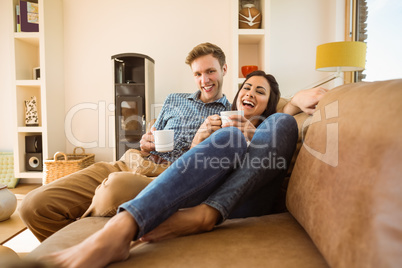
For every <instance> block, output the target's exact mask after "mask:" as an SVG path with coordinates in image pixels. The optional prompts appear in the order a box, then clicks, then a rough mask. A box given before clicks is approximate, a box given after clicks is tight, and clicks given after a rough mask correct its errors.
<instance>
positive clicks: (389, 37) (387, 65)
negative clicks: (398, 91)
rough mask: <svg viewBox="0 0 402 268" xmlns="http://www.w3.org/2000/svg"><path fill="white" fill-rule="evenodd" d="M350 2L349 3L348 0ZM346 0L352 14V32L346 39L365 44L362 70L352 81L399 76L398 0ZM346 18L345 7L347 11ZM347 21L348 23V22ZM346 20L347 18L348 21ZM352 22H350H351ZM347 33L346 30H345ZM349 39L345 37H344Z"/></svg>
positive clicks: (401, 5)
mask: <svg viewBox="0 0 402 268" xmlns="http://www.w3.org/2000/svg"><path fill="white" fill-rule="evenodd" d="M350 1H352V2H350ZM350 1H349V0H347V1H346V2H347V3H346V5H347V6H348V5H349V10H350V9H351V10H354V12H351V13H349V14H353V13H354V14H355V16H353V15H352V27H350V29H353V30H352V34H349V33H348V34H347V36H346V38H347V39H346V40H354V41H363V42H366V43H367V55H366V69H365V70H364V71H362V72H356V74H355V76H354V80H355V81H378V80H386V79H395V78H402V50H401V48H402V34H401V33H400V31H401V30H400V27H401V25H402V1H400V0H350ZM347 17H348V10H347ZM349 19H350V17H349V18H347V24H348V26H349V25H350V22H349V23H348V20H349ZM349 21H350V20H349ZM353 21H354V23H353ZM347 32H348V31H347ZM348 38H349V39H348Z"/></svg>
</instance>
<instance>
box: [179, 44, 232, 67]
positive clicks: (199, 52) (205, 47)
mask: <svg viewBox="0 0 402 268" xmlns="http://www.w3.org/2000/svg"><path fill="white" fill-rule="evenodd" d="M210 54H212V56H213V57H214V58H216V59H217V60H218V61H219V65H220V66H221V68H222V67H223V65H225V64H226V56H225V53H224V52H223V50H222V49H221V48H220V47H218V46H217V45H214V44H211V43H202V44H199V45H198V46H196V47H194V48H193V49H192V50H191V51H190V52H189V53H188V56H187V58H186V64H188V65H190V66H191V64H192V63H193V61H194V60H196V59H197V58H199V57H202V56H206V55H210Z"/></svg>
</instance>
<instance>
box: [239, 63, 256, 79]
mask: <svg viewBox="0 0 402 268" xmlns="http://www.w3.org/2000/svg"><path fill="white" fill-rule="evenodd" d="M257 70H258V66H257V65H244V66H242V67H241V73H242V74H243V76H244V77H247V75H249V74H250V73H252V72H254V71H257Z"/></svg>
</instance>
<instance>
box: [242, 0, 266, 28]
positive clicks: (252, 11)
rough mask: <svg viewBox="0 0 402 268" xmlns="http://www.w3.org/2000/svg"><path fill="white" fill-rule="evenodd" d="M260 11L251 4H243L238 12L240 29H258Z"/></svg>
mask: <svg viewBox="0 0 402 268" xmlns="http://www.w3.org/2000/svg"><path fill="white" fill-rule="evenodd" d="M261 16H262V15H261V13H260V11H259V10H258V9H256V8H255V5H253V4H245V5H244V6H243V8H242V9H241V10H240V12H239V28H240V29H258V28H260V26H261Z"/></svg>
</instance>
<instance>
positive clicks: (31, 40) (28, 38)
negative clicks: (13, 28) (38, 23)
mask: <svg viewBox="0 0 402 268" xmlns="http://www.w3.org/2000/svg"><path fill="white" fill-rule="evenodd" d="M14 38H15V39H18V40H21V41H23V42H26V43H28V44H30V45H33V46H37V47H39V32H33V33H32V32H31V33H24V32H19V33H14Z"/></svg>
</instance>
